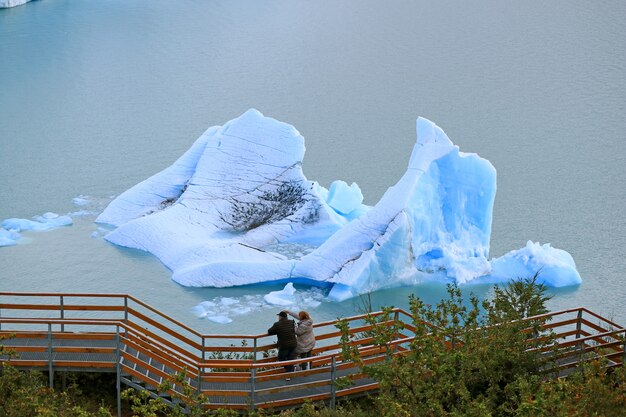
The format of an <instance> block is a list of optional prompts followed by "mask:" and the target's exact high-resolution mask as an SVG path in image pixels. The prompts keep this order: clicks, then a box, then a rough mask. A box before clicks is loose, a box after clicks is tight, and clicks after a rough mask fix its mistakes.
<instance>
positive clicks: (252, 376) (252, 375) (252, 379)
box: [250, 339, 256, 411]
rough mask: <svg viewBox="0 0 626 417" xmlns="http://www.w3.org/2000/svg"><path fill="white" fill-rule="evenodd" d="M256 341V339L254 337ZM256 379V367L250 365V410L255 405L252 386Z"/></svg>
mask: <svg viewBox="0 0 626 417" xmlns="http://www.w3.org/2000/svg"><path fill="white" fill-rule="evenodd" d="M255 342H256V339H255ZM255 380H256V368H254V367H252V368H251V369H250V411H254V409H255V407H256V391H255V388H254V383H255Z"/></svg>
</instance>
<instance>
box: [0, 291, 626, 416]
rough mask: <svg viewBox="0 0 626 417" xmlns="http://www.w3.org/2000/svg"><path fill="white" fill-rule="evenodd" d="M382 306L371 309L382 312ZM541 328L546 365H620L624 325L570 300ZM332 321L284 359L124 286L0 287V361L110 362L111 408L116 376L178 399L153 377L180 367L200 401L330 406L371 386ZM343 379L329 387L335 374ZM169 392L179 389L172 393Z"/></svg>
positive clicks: (372, 353)
mask: <svg viewBox="0 0 626 417" xmlns="http://www.w3.org/2000/svg"><path fill="white" fill-rule="evenodd" d="M392 312H393V318H392V319H391V321H390V322H386V323H381V324H383V325H385V324H392V322H394V321H395V322H402V330H401V331H400V332H398V333H397V335H396V338H395V340H393V341H392V342H390V345H391V346H393V348H394V349H395V351H396V354H401V353H402V352H403V351H406V349H408V348H409V344H410V342H411V341H412V340H413V338H414V337H415V333H414V331H415V328H414V327H413V326H412V324H411V315H410V314H409V313H407V312H406V311H404V310H402V309H399V308H395V309H393V310H392ZM382 314H383V313H382V312H374V313H370V315H373V316H381V315H382ZM366 316H367V315H357V316H352V317H348V318H346V319H345V320H346V321H347V322H348V323H349V325H350V334H353V335H355V334H358V335H361V337H359V338H357V339H356V340H354V341H353V342H352V344H353V345H355V346H356V347H357V348H358V351H359V354H360V356H361V358H362V360H363V362H364V363H365V364H371V363H376V362H378V361H382V360H384V359H385V349H384V348H382V347H379V346H375V345H372V338H370V337H367V335H366V332H367V331H368V330H371V329H372V325H370V324H367V323H366V321H365V320H364V318H365V317H366ZM534 318H535V319H538V318H544V319H547V322H546V324H544V325H543V326H542V330H546V331H547V330H551V331H553V332H554V334H555V337H556V340H557V342H558V345H559V360H558V362H557V363H558V365H557V368H556V369H555V372H557V373H558V375H561V376H565V375H567V373H568V372H570V371H571V370H572V369H575V368H576V367H577V366H578V365H579V363H580V361H581V359H582V358H589V355H587V354H592V356H593V357H594V358H600V357H602V358H605V359H606V361H607V366H609V367H613V366H621V365H623V363H624V360H625V357H626V349H625V345H624V344H625V341H626V330H625V329H624V328H623V327H621V326H619V325H617V324H615V323H613V322H611V321H609V320H607V319H605V318H603V317H601V316H599V315H597V314H595V313H593V312H591V311H589V310H587V309H585V308H582V307H580V308H574V309H569V310H562V311H557V312H552V313H548V314H544V315H541V316H536V317H534ZM336 323H337V321H327V322H321V323H316V324H315V325H314V327H315V334H316V340H317V344H316V348H315V349H314V350H313V357H311V358H307V359H297V360H293V361H288V362H278V361H277V359H276V356H275V354H276V345H275V344H274V340H275V336H269V335H267V334H259V335H221V334H201V333H199V332H198V331H196V330H194V329H192V328H191V327H189V326H187V325H185V324H183V323H181V322H179V321H176V320H174V319H172V318H170V317H168V316H167V315H165V314H163V313H161V312H160V311H158V310H157V309H155V308H153V307H151V306H149V305H148V304H146V303H144V302H142V301H140V300H138V299H137V298H135V297H133V296H131V295H127V294H70V293H18V292H0V337H5V338H6V339H5V340H3V341H1V342H0V344H2V345H4V346H6V347H7V348H10V349H11V350H12V351H13V352H14V355H12V356H11V357H8V356H4V357H2V356H0V363H2V362H5V363H10V364H11V365H12V366H14V367H16V368H18V369H38V370H42V371H47V372H48V375H49V383H50V386H52V385H53V383H54V374H55V372H65V371H82V372H112V373H116V375H117V393H118V415H120V410H121V408H120V389H121V384H125V385H128V386H131V387H134V388H136V389H139V390H147V391H148V392H150V394H151V395H152V396H153V397H161V398H163V399H164V400H165V401H170V402H173V401H177V400H176V398H177V397H180V396H181V394H182V390H183V387H182V386H181V384H175V385H174V386H173V387H172V391H174V392H172V391H170V393H169V395H168V394H165V395H164V394H163V393H158V392H157V387H158V386H159V385H160V384H161V383H162V382H164V381H166V380H168V379H171V376H172V375H173V374H181V373H183V372H184V375H185V378H186V383H187V385H188V387H191V388H192V389H193V390H194V391H195V392H196V393H198V394H202V395H204V396H206V398H207V403H206V404H205V407H207V408H231V409H239V410H242V411H243V410H247V409H254V408H274V409H281V408H287V407H295V406H298V405H300V404H302V403H303V402H304V401H306V400H311V401H326V402H328V403H329V404H330V406H331V407H334V405H335V401H336V400H337V399H338V398H342V397H349V396H356V395H363V394H364V393H368V392H372V391H375V390H377V388H378V384H377V382H376V381H374V380H372V379H370V378H368V377H367V376H366V375H365V374H363V372H362V371H361V369H360V368H359V366H358V365H357V364H355V363H353V362H351V361H345V360H343V358H342V356H341V349H340V346H339V340H340V336H341V333H340V332H339V331H338V330H337V328H336V327H335V324H336ZM303 362H310V363H311V365H312V366H311V367H309V369H308V370H300V371H296V372H293V373H291V374H290V375H289V376H290V378H291V380H290V381H287V380H286V375H285V373H284V368H283V366H284V365H285V364H300V363H303ZM341 377H347V378H349V379H350V380H351V382H352V384H351V385H350V386H349V387H348V388H341V389H340V388H338V386H337V384H335V382H336V381H337V379H338V378H341ZM176 394H178V395H176Z"/></svg>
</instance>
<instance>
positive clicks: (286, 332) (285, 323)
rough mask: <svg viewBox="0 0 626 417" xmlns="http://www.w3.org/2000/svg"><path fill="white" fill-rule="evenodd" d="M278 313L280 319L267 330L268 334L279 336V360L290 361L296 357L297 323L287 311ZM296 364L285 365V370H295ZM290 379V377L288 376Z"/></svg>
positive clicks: (277, 343)
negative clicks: (288, 315)
mask: <svg viewBox="0 0 626 417" xmlns="http://www.w3.org/2000/svg"><path fill="white" fill-rule="evenodd" d="M277 315H278V321H277V322H276V323H274V324H273V325H272V327H270V328H269V329H268V330H267V333H268V334H275V335H276V337H278V341H277V342H276V345H277V346H278V360H279V361H288V360H292V359H295V351H296V346H298V341H297V339H296V324H295V323H294V321H293V320H289V319H288V318H287V312H286V311H281V312H280V313H278V314H277ZM293 370H294V366H293V365H287V366H285V372H293ZM288 379H289V378H288Z"/></svg>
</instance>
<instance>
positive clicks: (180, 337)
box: [128, 308, 202, 350]
mask: <svg viewBox="0 0 626 417" xmlns="http://www.w3.org/2000/svg"><path fill="white" fill-rule="evenodd" d="M128 314H132V315H133V316H135V317H137V318H138V319H140V320H142V321H144V322H146V323H148V324H150V325H152V326H154V327H156V328H157V329H159V330H161V331H163V332H165V333H167V334H169V335H170V336H173V337H174V338H175V339H178V340H180V341H181V342H184V343H186V344H187V345H189V346H191V347H193V348H195V349H198V350H200V349H202V345H201V344H200V343H198V342H194V341H193V340H191V339H189V338H188V337H185V336H183V335H181V334H180V333H178V332H175V331H174V330H172V329H170V328H169V327H167V326H165V325H163V324H161V323H159V322H158V321H156V320H153V319H151V318H150V317H148V316H145V315H143V314H141V313H140V312H138V311H137V310H134V309H132V308H129V309H128ZM137 327H139V326H137Z"/></svg>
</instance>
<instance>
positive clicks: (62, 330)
mask: <svg viewBox="0 0 626 417" xmlns="http://www.w3.org/2000/svg"><path fill="white" fill-rule="evenodd" d="M59 299H60V306H61V320H63V319H65V310H64V309H63V296H62V295H61V296H59ZM64 331H65V324H64V323H61V332H64Z"/></svg>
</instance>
